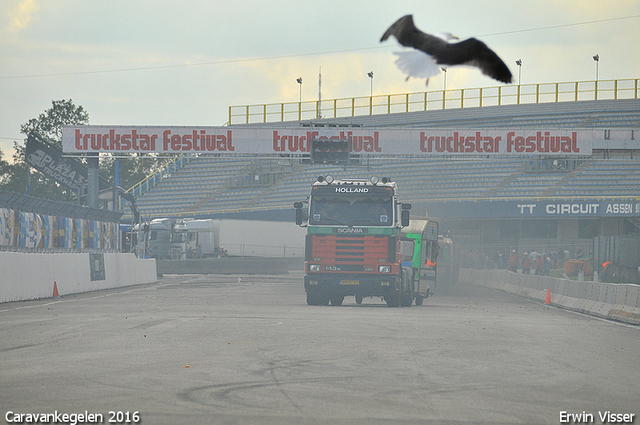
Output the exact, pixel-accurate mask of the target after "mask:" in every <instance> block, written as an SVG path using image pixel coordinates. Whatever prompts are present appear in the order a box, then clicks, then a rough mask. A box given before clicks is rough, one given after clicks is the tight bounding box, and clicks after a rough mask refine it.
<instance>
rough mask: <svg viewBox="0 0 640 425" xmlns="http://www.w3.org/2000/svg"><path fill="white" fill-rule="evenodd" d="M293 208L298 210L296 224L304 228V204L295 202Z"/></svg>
mask: <svg viewBox="0 0 640 425" xmlns="http://www.w3.org/2000/svg"><path fill="white" fill-rule="evenodd" d="M293 208H295V209H296V224H297V225H298V226H302V221H303V219H304V214H303V212H302V202H295V203H294V204H293Z"/></svg>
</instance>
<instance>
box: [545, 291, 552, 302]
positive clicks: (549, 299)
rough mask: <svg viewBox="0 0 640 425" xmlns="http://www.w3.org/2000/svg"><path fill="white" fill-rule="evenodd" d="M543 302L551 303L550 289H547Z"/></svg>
mask: <svg viewBox="0 0 640 425" xmlns="http://www.w3.org/2000/svg"><path fill="white" fill-rule="evenodd" d="M544 304H545V305H549V304H551V290H550V289H547V298H545V299H544Z"/></svg>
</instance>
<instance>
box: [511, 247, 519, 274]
mask: <svg viewBox="0 0 640 425" xmlns="http://www.w3.org/2000/svg"><path fill="white" fill-rule="evenodd" d="M509 271H510V272H514V273H517V272H518V253H517V252H516V250H515V249H514V250H513V251H511V255H510V256H509Z"/></svg>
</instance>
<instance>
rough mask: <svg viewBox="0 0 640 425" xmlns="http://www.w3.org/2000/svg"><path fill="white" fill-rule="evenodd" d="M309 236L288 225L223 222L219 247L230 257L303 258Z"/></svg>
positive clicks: (263, 222)
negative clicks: (306, 238) (306, 236)
mask: <svg viewBox="0 0 640 425" xmlns="http://www.w3.org/2000/svg"><path fill="white" fill-rule="evenodd" d="M306 234H307V229H306V228H303V227H300V226H297V225H296V224H295V223H292V222H286V221H261V220H226V219H223V220H220V247H221V248H224V249H226V250H227V252H228V253H229V255H246V256H251V257H282V256H283V254H285V256H286V257H304V243H305V242H304V241H305V235H306Z"/></svg>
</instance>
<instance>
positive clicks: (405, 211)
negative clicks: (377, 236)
mask: <svg viewBox="0 0 640 425" xmlns="http://www.w3.org/2000/svg"><path fill="white" fill-rule="evenodd" d="M410 209H411V204H402V214H401V215H400V224H401V225H402V227H407V226H408V225H409V210H410Z"/></svg>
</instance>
